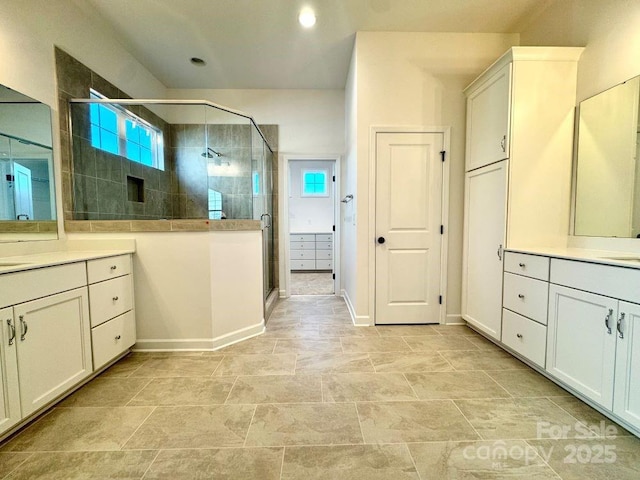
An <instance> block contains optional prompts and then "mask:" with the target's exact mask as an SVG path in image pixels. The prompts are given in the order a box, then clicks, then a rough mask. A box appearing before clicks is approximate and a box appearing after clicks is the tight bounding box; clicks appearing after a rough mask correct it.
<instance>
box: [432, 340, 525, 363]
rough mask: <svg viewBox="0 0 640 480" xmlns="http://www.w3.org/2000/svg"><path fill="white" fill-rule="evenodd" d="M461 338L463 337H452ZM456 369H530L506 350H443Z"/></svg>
mask: <svg viewBox="0 0 640 480" xmlns="http://www.w3.org/2000/svg"><path fill="white" fill-rule="evenodd" d="M451 338H461V337H451ZM442 356H443V357H444V358H446V359H447V360H448V361H449V363H451V365H453V368H455V369H456V370H514V369H521V368H522V369H528V368H529V367H527V366H526V365H525V364H524V363H522V362H521V361H520V360H518V359H517V358H515V357H513V356H511V355H509V354H508V353H507V352H505V351H504V350H496V351H491V350H479V349H476V350H469V351H461V352H457V351H448V352H446V351H445V352H442Z"/></svg>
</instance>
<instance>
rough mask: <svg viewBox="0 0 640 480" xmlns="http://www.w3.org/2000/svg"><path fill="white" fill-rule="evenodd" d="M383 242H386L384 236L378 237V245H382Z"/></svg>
mask: <svg viewBox="0 0 640 480" xmlns="http://www.w3.org/2000/svg"><path fill="white" fill-rule="evenodd" d="M384 242H386V240H385V239H384V237H378V243H379V244H380V245H382V244H383V243H384Z"/></svg>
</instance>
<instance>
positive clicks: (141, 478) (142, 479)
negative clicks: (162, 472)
mask: <svg viewBox="0 0 640 480" xmlns="http://www.w3.org/2000/svg"><path fill="white" fill-rule="evenodd" d="M161 451H162V450H161V449H158V452H157V453H156V455H155V457H153V460H151V463H149V466H148V467H147V469H146V470H145V471H144V473H143V474H142V477H140V480H144V477H146V476H147V473H149V470H151V466H152V465H153V464H154V462H155V461H156V460H157V459H158V457H159V456H160V452H161Z"/></svg>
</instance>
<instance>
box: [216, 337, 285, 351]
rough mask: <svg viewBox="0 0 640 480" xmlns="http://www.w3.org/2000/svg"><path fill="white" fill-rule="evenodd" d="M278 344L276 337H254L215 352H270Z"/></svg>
mask: <svg viewBox="0 0 640 480" xmlns="http://www.w3.org/2000/svg"><path fill="white" fill-rule="evenodd" d="M275 346H276V339H275V338H264V337H262V336H260V337H254V338H250V339H249V340H245V341H243V342H238V343H234V344H233V345H229V346H228V347H225V348H222V349H220V350H218V351H216V352H214V353H217V354H224V355H243V354H244V355H246V354H269V353H273V349H274V348H275Z"/></svg>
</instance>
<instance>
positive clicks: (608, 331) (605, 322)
mask: <svg viewBox="0 0 640 480" xmlns="http://www.w3.org/2000/svg"><path fill="white" fill-rule="evenodd" d="M611 315H613V309H612V308H610V309H609V315H607V316H606V317H604V326H605V327H607V333H608V334H609V335H611V327H610V326H609V320H611Z"/></svg>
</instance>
